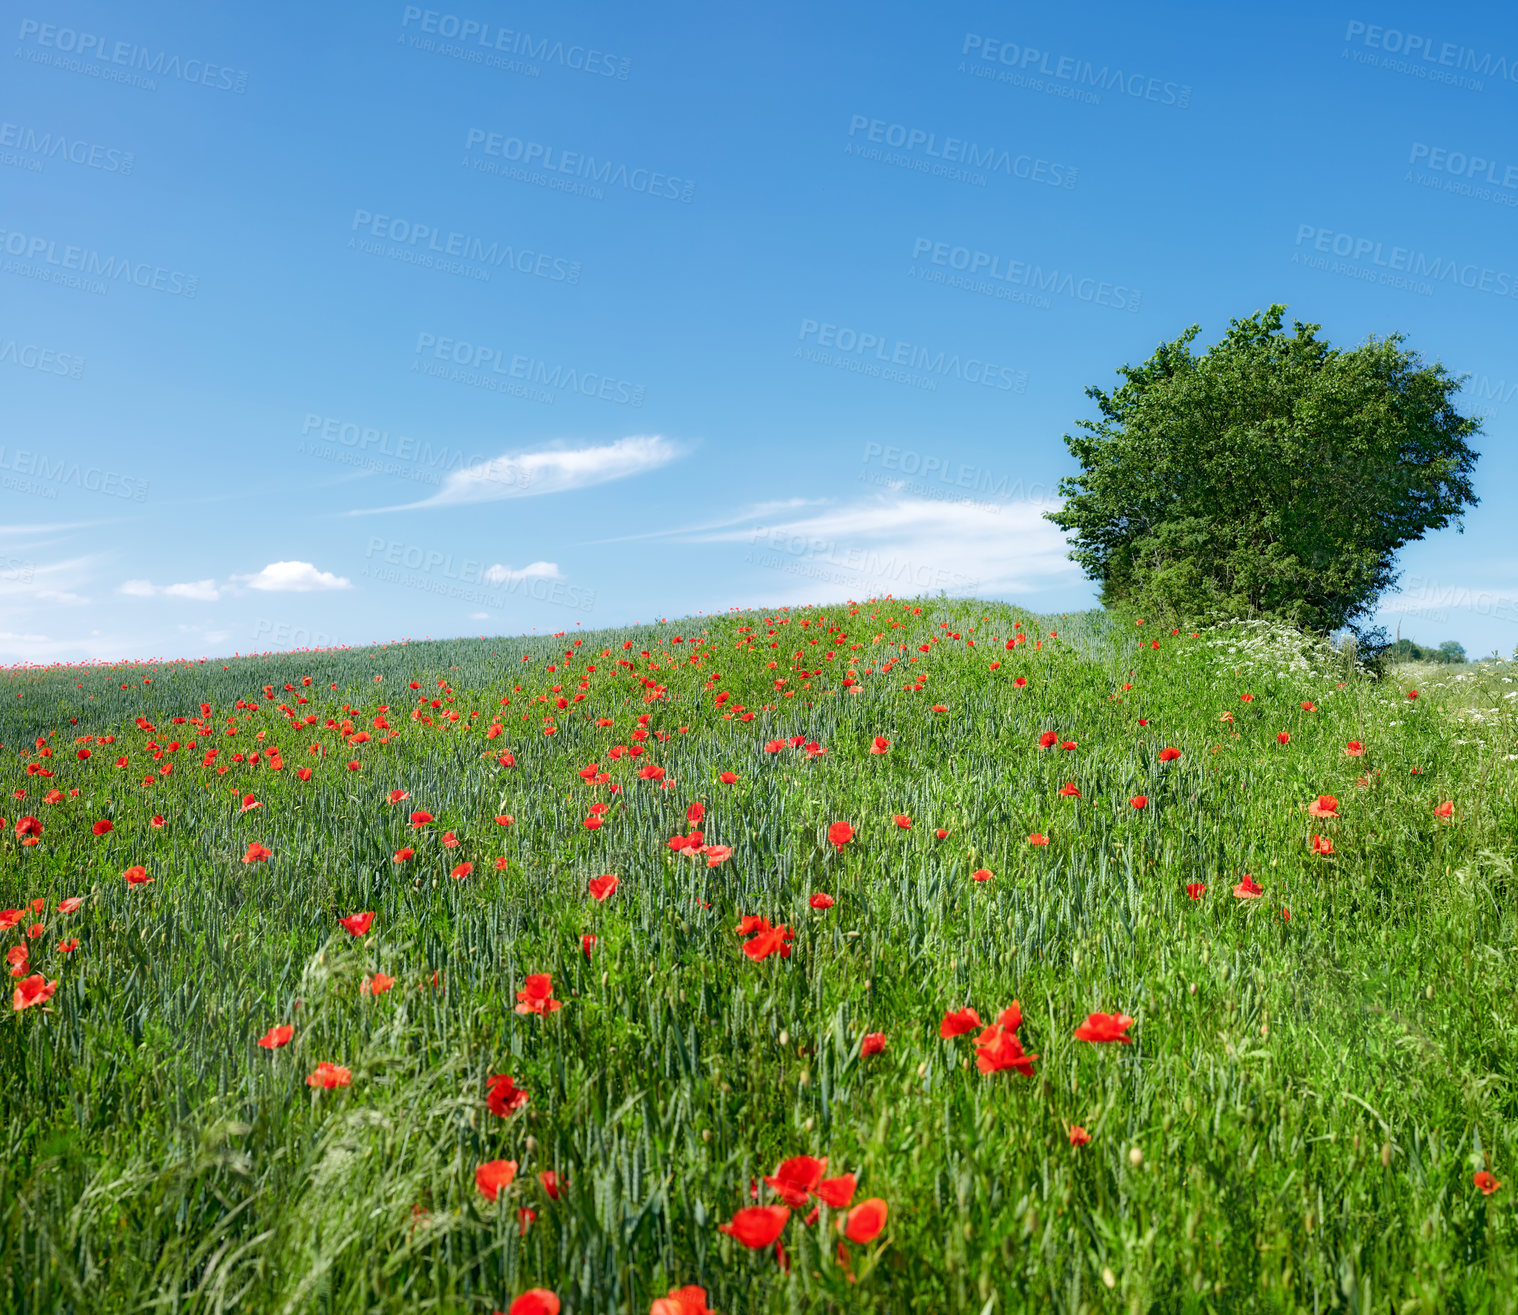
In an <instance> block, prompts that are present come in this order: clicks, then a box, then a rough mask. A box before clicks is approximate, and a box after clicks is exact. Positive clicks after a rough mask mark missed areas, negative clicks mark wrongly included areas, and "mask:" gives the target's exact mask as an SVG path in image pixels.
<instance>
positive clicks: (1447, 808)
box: [1434, 799, 1455, 817]
mask: <svg viewBox="0 0 1518 1315" xmlns="http://www.w3.org/2000/svg"><path fill="white" fill-rule="evenodd" d="M1454 815H1455V802H1454V800H1453V799H1446V800H1445V801H1444V802H1443V803H1442V804H1439V805H1438V806H1437V807H1436V808H1435V809H1434V816H1435V817H1453V816H1454Z"/></svg>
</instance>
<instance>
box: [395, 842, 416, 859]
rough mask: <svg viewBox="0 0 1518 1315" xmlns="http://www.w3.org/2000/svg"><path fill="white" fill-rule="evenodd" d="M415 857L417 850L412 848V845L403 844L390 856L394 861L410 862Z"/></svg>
mask: <svg viewBox="0 0 1518 1315" xmlns="http://www.w3.org/2000/svg"><path fill="white" fill-rule="evenodd" d="M415 857H416V850H414V849H412V848H411V846H410V845H402V846H401V848H399V849H397V850H396V851H395V853H393V854H392V855H391V856H390V861H391V862H392V863H409V862H411V860H412V859H413V858H415Z"/></svg>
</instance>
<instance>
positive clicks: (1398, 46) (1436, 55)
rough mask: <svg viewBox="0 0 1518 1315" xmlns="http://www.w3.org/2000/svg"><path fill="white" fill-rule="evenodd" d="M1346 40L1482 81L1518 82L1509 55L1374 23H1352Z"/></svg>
mask: <svg viewBox="0 0 1518 1315" xmlns="http://www.w3.org/2000/svg"><path fill="white" fill-rule="evenodd" d="M1344 39H1345V40H1346V41H1348V42H1351V43H1358V44H1360V45H1363V46H1365V47H1367V48H1368V49H1370V50H1383V51H1385V52H1386V53H1387V54H1388V55H1400V56H1402V58H1403V59H1416V60H1420V61H1422V62H1423V63H1425V64H1434V65H1438V66H1440V67H1442V68H1456V69H1461V70H1463V71H1465V72H1467V73H1479V74H1480V75H1481V76H1482V77H1486V78H1500V79H1501V80H1502V81H1504V82H1518V55H1515V56H1514V57H1513V58H1511V59H1510V58H1508V56H1506V55H1493V54H1492V53H1491V51H1478V50H1474V49H1472V48H1471V47H1470V46H1462V45H1459V44H1458V43H1456V42H1454V41H1436V40H1435V39H1434V38H1433V37H1430V36H1420V35H1418V34H1417V33H1416V32H1404V31H1402V30H1401V29H1400V28H1395V27H1378V26H1377V25H1376V24H1374V23H1362V22H1360V21H1359V20H1358V19H1354V20H1351V22H1350V24H1349V26H1348V28H1346V29H1345V32H1344Z"/></svg>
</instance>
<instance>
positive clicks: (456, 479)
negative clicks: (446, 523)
mask: <svg viewBox="0 0 1518 1315" xmlns="http://www.w3.org/2000/svg"><path fill="white" fill-rule="evenodd" d="M681 453H682V449H681V448H680V447H679V446H677V445H676V444H675V443H672V442H670V440H669V439H667V438H664V437H662V436H660V435H658V434H639V435H634V436H632V437H629V438H619V439H617V441H616V442H614V443H606V444H602V445H600V446H596V447H580V448H563V447H561V448H548V449H544V450H541V451H537V452H516V453H507V454H505V455H503V456H499V457H494V458H492V459H491V460H489V461H482V462H480V463H479V464H478V465H474V466H467V467H465V468H464V469H463V470H456V471H454V472H453V473H452V474H450V475H449V476H448V477H447V479H445V480H444V481H443V486H442V487H441V488H440V489H439V490H438V491H437V492H436V493H434V494H433V495H432V496H431V497H430V498H424V499H422V501H420V502H408V503H404V504H402V505H401V506H398V507H371V508H365V509H363V510H361V511H356V512H354V513H353V514H354V515H372V514H374V513H376V512H382V511H417V510H420V509H422V508H425V507H457V506H463V505H466V504H469V503H475V502H501V501H504V500H506V499H508V498H535V497H539V496H541V495H544V494H549V493H568V492H570V491H571V490H573V489H583V488H590V487H591V486H592V485H596V484H606V483H609V482H610V481H612V480H616V479H627V478H628V477H630V476H632V475H642V474H645V473H647V472H648V471H651V470H658V469H659V467H661V466H666V465H668V464H669V463H670V462H671V461H674V460H675V459H676V458H677V457H679V456H680V455H681Z"/></svg>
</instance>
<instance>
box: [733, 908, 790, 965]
mask: <svg viewBox="0 0 1518 1315" xmlns="http://www.w3.org/2000/svg"><path fill="white" fill-rule="evenodd" d="M759 921H760V922H761V923H762V924H763V925H762V926H760V927H758V928H756V929H755V934H754V935H753V936H751V937H750V938H749V939H748V940H746V941H744V943H743V953H744V954H746V955H747V956H748V957H749V958H750V959H752V960H753V961H754V962H755V963H758V962H759V961H760V960H761V959H767V958H769V956H770V955H772V954H778V955H779V956H780V957H781V958H782V959H789V958H790V957H791V947H790V946H789V945H787V944H786V942H787V941H789V940H791V939H792V937H793V936H794V935H795V933H794V932H793V931H792V930H791V928H790V926H789V925H788V924H784V923H782V924H781V925H780V926H779V927H771V926H770V925H769V922H768V921H767V920H766V919H764V918H760V919H759Z"/></svg>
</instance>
